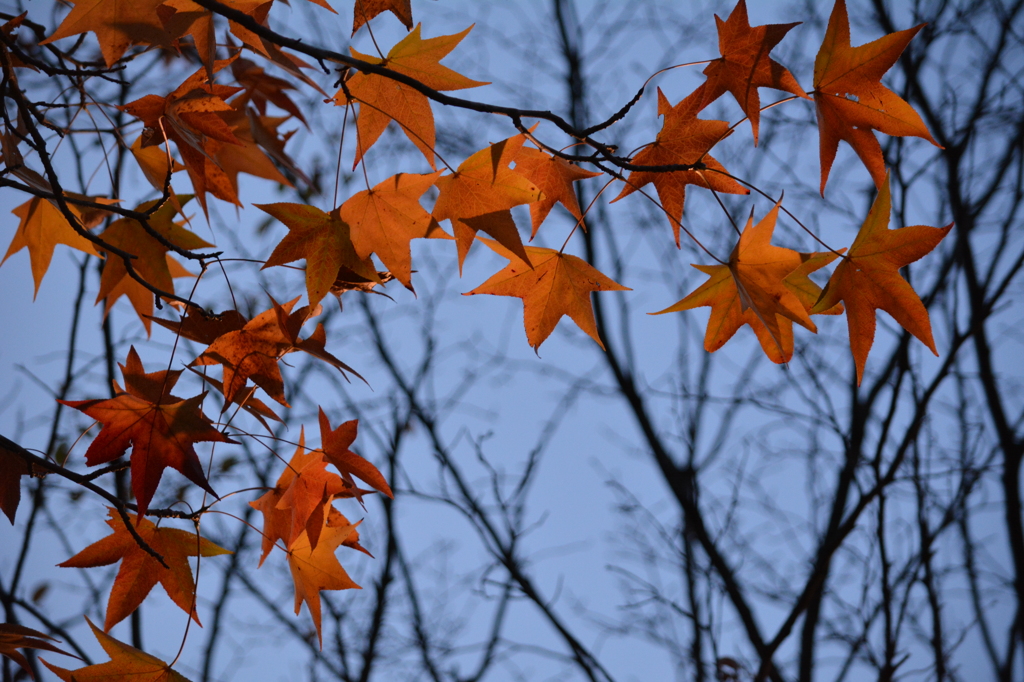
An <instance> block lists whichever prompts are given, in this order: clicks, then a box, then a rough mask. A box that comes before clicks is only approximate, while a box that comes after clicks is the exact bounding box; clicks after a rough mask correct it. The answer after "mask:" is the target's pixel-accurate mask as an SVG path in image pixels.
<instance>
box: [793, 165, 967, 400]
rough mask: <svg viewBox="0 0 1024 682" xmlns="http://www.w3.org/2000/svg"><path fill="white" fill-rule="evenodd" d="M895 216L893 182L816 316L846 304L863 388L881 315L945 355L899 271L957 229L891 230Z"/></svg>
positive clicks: (883, 191) (838, 270)
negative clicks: (877, 315) (879, 312)
mask: <svg viewBox="0 0 1024 682" xmlns="http://www.w3.org/2000/svg"><path fill="white" fill-rule="evenodd" d="M891 210H892V205H891V199H890V195H889V178H888V177H886V178H885V181H884V182H883V183H882V188H881V189H880V190H879V192H878V196H877V197H875V201H874V203H873V204H872V205H871V210H870V211H869V212H868V217H867V218H865V220H864V224H863V225H861V228H860V231H859V232H858V233H857V238H856V239H854V241H853V245H852V246H851V247H850V250H849V252H848V253H847V254H846V255H845V256H844V257H843V261H842V262H841V263H840V264H839V265H838V266H837V267H836V269H835V272H833V273H832V277H831V278H830V279H829V281H828V284H826V285H825V290H824V291H823V292H821V297H820V298H819V299H818V301H817V303H816V304H815V305H814V308H813V309H812V310H811V312H812V313H813V312H819V311H822V310H827V309H829V308H831V307H832V306H834V305H836V304H837V303H839V302H840V301H842V302H843V303H844V304H846V321H847V324H848V325H849V331H850V350H851V351H852V353H853V360H854V364H855V365H856V367H857V384H858V385H860V382H861V379H863V378H864V365H865V364H866V362H867V359H868V352H869V351H870V350H871V346H872V344H873V343H874V340H875V310H877V309H881V310H884V311H885V312H887V313H889V314H890V315H891V316H892V318H893V319H894V320H896V322H898V323H899V324H900V326H901V327H903V328H904V329H906V330H907V331H908V332H910V333H911V334H913V335H914V336H916V337H917V338H918V339H919V340H920V341H921V343H923V344H924V345H925V346H927V347H928V350H930V351H931V352H932V353H934V354H935V355H938V354H939V352H938V351H937V350H936V348H935V341H934V339H933V338H932V325H931V321H930V320H929V319H928V310H927V308H925V307H924V304H923V303H922V302H921V298H920V297H919V296H918V295H917V293H916V292H915V291H914V289H913V288H912V287H911V286H910V284H909V283H908V282H907V280H905V279H903V277H902V276H901V275H900V272H899V271H900V268H902V267H904V266H907V265H909V264H911V263H913V262H914V261H916V260H918V259H919V258H921V257H922V256H924V255H925V254H927V253H929V252H930V251H931V250H932V249H934V248H935V247H936V246H938V244H939V242H940V241H942V238H943V237H945V236H946V234H948V233H949V231H950V230H951V229H952V227H953V223H950V224H949V225H946V226H945V227H928V226H926V225H911V226H908V227H901V228H899V229H896V230H890V229H889V214H890V212H891Z"/></svg>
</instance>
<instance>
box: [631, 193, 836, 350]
mask: <svg viewBox="0 0 1024 682" xmlns="http://www.w3.org/2000/svg"><path fill="white" fill-rule="evenodd" d="M778 213H779V204H776V205H775V207H774V208H772V210H771V211H769V212H768V213H767V214H766V215H765V217H764V218H762V219H761V220H760V221H759V222H758V223H757V225H754V217H753V213H751V216H750V218H749V219H748V220H747V225H746V227H745V228H744V230H743V233H742V234H741V235H740V238H739V241H738V242H737V243H736V246H735V248H734V249H733V251H732V254H731V255H730V257H729V261H728V262H727V263H725V264H722V265H694V266H693V267H695V268H697V269H698V270H700V271H701V272H703V273H704V274H706V275H708V276H709V279H708V281H706V282H704V283H703V284H701V285H700V287H698V288H697V289H695V290H694V291H692V292H691V293H690V294H689V295H687V296H686V297H685V298H683V299H682V300H680V301H679V302H677V303H675V304H673V305H671V306H669V307H668V308H665V309H664V310H660V311H658V312H656V313H651V314H652V315H661V314H663V313H674V312H680V311H683V310H692V309H693V308H699V307H701V306H710V307H711V317H710V318H709V319H708V327H707V331H706V333H705V335H704V349H705V350H707V351H708V352H709V353H714V352H715V351H716V350H718V349H719V348H721V347H722V346H723V345H725V343H726V342H727V341H728V340H729V339H731V338H732V337H733V335H734V334H735V333H736V332H737V331H738V330H739V328H740V327H742V326H743V325H745V324H749V325H750V327H751V329H753V330H754V333H755V334H756V335H757V340H758V341H759V342H760V343H761V348H762V349H763V350H764V353H765V355H767V356H768V358H769V359H770V360H771V361H772V362H775V363H778V364H782V363H785V362H789V361H790V359H791V358H792V357H793V323H794V322H796V323H797V324H799V325H800V326H802V327H805V328H806V329H809V330H810V331H812V332H814V331H817V328H816V327H815V325H814V323H813V322H812V321H811V319H810V317H809V316H808V311H809V310H810V309H811V306H813V304H814V302H815V301H816V300H817V294H818V293H819V292H820V291H821V289H820V288H818V286H817V285H816V284H814V282H812V281H811V279H810V278H809V277H807V275H809V274H810V273H811V272H814V271H815V270H818V269H819V268H822V267H824V266H826V265H828V264H829V263H830V262H832V261H833V260H835V259H836V258H838V254H836V253H832V252H830V251H826V252H823V253H800V252H797V251H794V250H792V249H787V248H783V247H779V246H774V245H772V244H771V238H772V233H773V232H774V231H775V221H776V220H777V219H778ZM836 312H838V311H836Z"/></svg>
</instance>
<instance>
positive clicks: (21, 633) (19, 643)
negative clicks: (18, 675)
mask: <svg viewBox="0 0 1024 682" xmlns="http://www.w3.org/2000/svg"><path fill="white" fill-rule="evenodd" d="M56 641H58V640H56V639H54V638H53V637H50V636H49V635H48V634H46V633H44V632H39V631H38V630H33V629H32V628H27V627H25V626H24V625H18V624H17V623H0V656H6V657H8V658H9V659H11V660H12V661H14V662H15V663H17V664H18V665H19V666H21V669H22V670H24V671H25V673H26V674H27V675H28V676H29V677H30V678H33V679H34V678H35V676H34V675H33V674H32V668H31V667H30V666H29V664H28V659H27V658H25V655H24V654H23V653H21V652H20V651H18V649H39V650H41V651H52V652H54V653H57V654H64V655H65V656H72V657H74V658H78V657H77V656H75V655H74V654H69V653H68V652H66V651H64V650H62V649H61V648H59V647H57V646H56V645H54V644H51V642H56Z"/></svg>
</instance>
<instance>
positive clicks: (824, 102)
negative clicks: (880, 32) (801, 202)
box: [812, 0, 939, 195]
mask: <svg viewBox="0 0 1024 682" xmlns="http://www.w3.org/2000/svg"><path fill="white" fill-rule="evenodd" d="M922 27H924V24H920V25H918V26H915V27H914V28H909V29H907V30H905V31H897V32H896V33H890V34H889V35H887V36H884V37H882V38H879V39H878V40H875V41H872V42H870V43H868V44H867V45H861V46H860V47H852V46H851V45H850V19H849V17H848V16H847V14H846V1H845V0H836V4H835V7H834V8H833V9H832V16H831V17H830V18H829V20H828V28H827V29H826V30H825V40H824V41H823V42H822V44H821V49H820V50H819V51H818V56H817V57H816V58H815V60H814V92H813V93H812V94H813V95H814V103H815V108H816V110H817V114H818V133H819V136H820V140H819V145H820V155H821V193H822V195H824V194H825V183H826V182H828V175H829V171H831V170H832V162H833V161H835V158H836V150H837V149H838V148H839V141H840V140H846V142H847V143H849V145H850V146H851V147H853V150H854V151H855V152H857V156H859V157H860V160H861V161H863V162H864V165H865V166H866V167H867V169H868V172H869V173H871V177H872V179H873V180H874V181H875V185H876V186H877V187H878V188H879V189H881V188H882V184H883V182H884V181H885V159H884V158H883V157H882V147H881V146H880V145H879V144H878V140H877V139H876V138H875V135H874V133H872V132H871V131H872V130H877V131H879V132H882V133H885V134H886V135H898V136H908V135H909V136H913V137H920V138H923V139H925V140H928V141H929V142H931V143H932V144H934V145H935V146H939V144H938V142H936V141H935V139H934V138H933V137H932V135H931V133H929V132H928V128H927V127H925V125H924V121H922V120H921V117H920V116H919V115H918V114H917V112H916V111H914V109H913V107H911V106H910V105H909V104H907V103H906V102H905V101H903V99H902V98H900V97H899V95H897V94H896V93H894V92H893V91H891V90H889V89H888V88H887V87H885V86H884V85H882V82H881V79H882V75H883V74H885V72H886V71H888V70H889V68H890V67H892V65H893V64H895V63H896V60H897V59H899V56H900V55H901V54H903V50H904V49H906V47H907V45H908V44H909V43H910V41H911V39H913V37H914V36H915V35H917V32H918V31H920V30H921V28H922Z"/></svg>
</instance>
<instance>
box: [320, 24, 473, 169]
mask: <svg viewBox="0 0 1024 682" xmlns="http://www.w3.org/2000/svg"><path fill="white" fill-rule="evenodd" d="M472 28H473V27H472V26H470V27H469V28H467V29H466V30H465V31H462V32H461V33H455V34H453V35H447V36H438V37H436V38H427V39H425V40H424V39H423V38H421V37H420V25H419V24H417V25H416V28H414V29H413V30H412V31H411V32H410V33H409V35H407V36H406V37H405V38H403V39H402V40H401V41H399V42H398V44H396V45H395V46H394V47H393V48H391V51H390V52H388V56H387V57H385V58H384V59H381V58H379V57H374V56H373V55H368V54H362V53H361V52H357V51H356V50H354V49H353V50H352V56H353V57H355V58H356V59H361V60H363V61H364V62H370V63H371V64H380V65H381V66H386V67H387V68H389V69H391V70H393V71H397V72H398V73H401V74H403V75H406V76H409V77H411V78H415V79H416V80H418V81H419V82H420V83H422V84H423V85H425V86H427V87H428V88H431V89H433V90H462V89H465V88H475V87H479V86H481V85H487V83H484V82H481V81H475V80H471V79H469V78H466V77H465V76H463V75H461V74H459V73H456V72H455V71H452V70H451V69H449V68H448V67H447V66H442V65H441V60H442V59H444V57H445V56H446V55H447V54H448V53H449V52H451V51H452V50H454V49H455V46H456V45H458V44H459V42H460V41H461V40H462V39H463V38H465V37H466V34H468V33H469V32H470V30H472ZM355 102H358V103H359V104H360V106H359V119H358V120H357V121H356V131H357V134H358V136H359V143H358V148H357V149H356V157H355V161H354V162H353V164H352V167H353V168H355V167H356V165H358V164H359V161H360V159H362V158H363V155H364V154H365V153H366V152H367V150H368V149H369V148H370V147H372V146H373V143H374V142H376V141H377V139H378V138H379V137H380V135H381V133H383V132H384V129H385V128H387V127H388V123H390V122H391V121H394V122H395V123H397V124H398V125H399V126H401V128H402V130H403V131H404V132H405V134H406V135H407V136H408V137H409V140H410V141H411V142H412V143H413V144H414V145H416V147H417V148H418V149H419V150H420V151H421V152H423V156H425V157H426V159H427V162H428V163H429V164H430V167H431V168H434V114H433V113H432V112H431V110H430V100H429V99H427V96H426V95H424V94H423V93H421V92H420V91H418V90H415V89H413V88H411V87H409V86H408V85H405V84H403V83H399V82H397V81H393V80H391V79H390V78H385V77H384V76H377V75H374V74H369V73H362V72H358V73H356V74H354V75H353V76H352V77H351V78H350V79H349V80H347V81H345V84H344V87H342V88H341V89H340V90H338V92H337V93H336V94H335V95H334V103H335V104H337V105H338V106H345V105H347V104H352V103H355Z"/></svg>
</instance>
